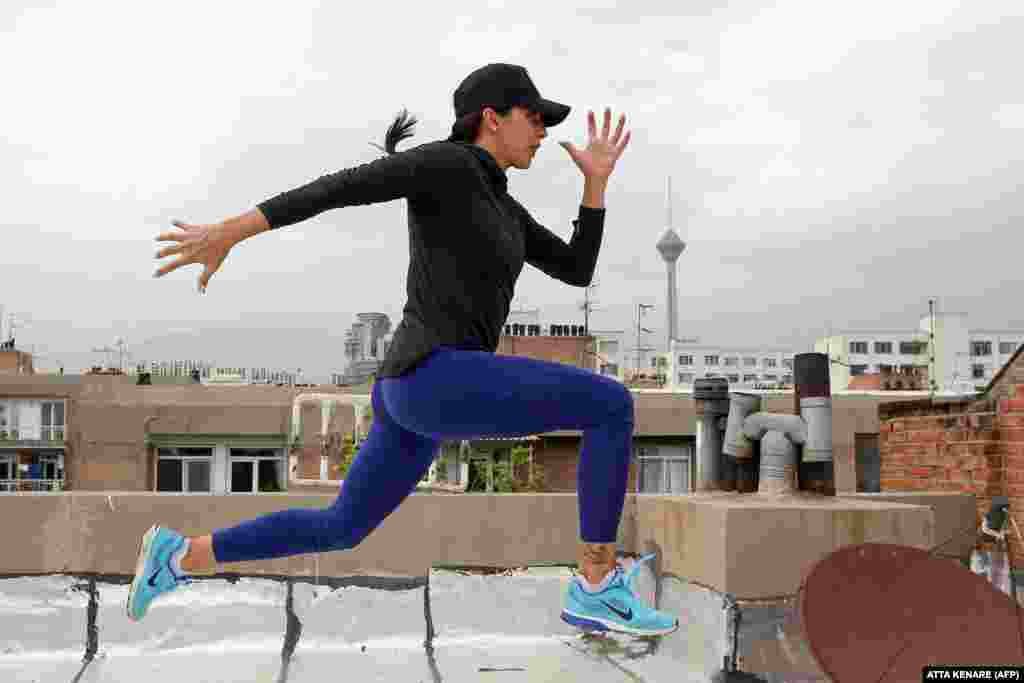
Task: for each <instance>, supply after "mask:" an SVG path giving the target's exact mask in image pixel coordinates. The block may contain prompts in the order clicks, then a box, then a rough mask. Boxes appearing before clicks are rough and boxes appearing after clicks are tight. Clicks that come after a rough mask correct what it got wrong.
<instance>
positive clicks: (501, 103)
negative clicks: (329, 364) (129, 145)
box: [127, 64, 679, 635]
mask: <svg viewBox="0 0 1024 683" xmlns="http://www.w3.org/2000/svg"><path fill="white" fill-rule="evenodd" d="M454 105H455V117H456V121H455V124H454V125H453V126H452V135H451V136H450V137H449V138H448V139H447V140H440V141H436V142H430V143H426V144H423V145H421V146H419V147H415V148H413V149H410V150H408V151H403V152H396V151H395V147H396V145H397V143H398V142H400V141H401V140H403V139H405V138H407V137H409V136H410V135H411V134H412V133H411V132H410V128H411V126H412V125H413V124H414V123H415V120H409V119H407V118H406V114H405V112H403V113H402V114H400V115H399V117H398V119H397V120H396V121H395V122H394V123H393V124H392V125H391V127H390V128H389V129H388V133H387V137H386V139H385V148H386V149H385V151H386V152H387V156H385V157H383V158H381V159H378V160H376V161H373V162H370V163H368V164H364V165H361V166H358V167H355V168H350V169H346V170H342V171H339V172H337V173H334V174H331V175H325V176H322V177H320V178H318V179H317V180H314V181H312V182H310V183H308V184H306V185H304V186H301V187H298V188H296V189H293V190H290V191H288V192H284V193H282V194H279V195H277V196H275V197H272V198H270V199H268V200H267V201H265V202H263V203H261V204H259V205H257V208H255V209H253V210H252V211H250V212H249V213H246V214H243V215H241V216H238V217H235V218H231V219H228V220H225V221H223V222H221V223H216V224H209V225H188V224H185V223H181V222H179V221H175V222H174V223H173V224H174V225H175V226H176V227H178V228H179V229H180V232H169V233H163V234H161V235H159V236H158V237H157V240H159V241H172V242H176V244H174V245H171V246H166V247H163V248H161V249H160V250H159V251H158V252H157V254H156V258H163V257H167V256H172V255H178V258H177V260H175V261H174V262H173V263H168V264H167V265H164V266H162V267H161V268H160V269H159V270H158V271H157V272H156V273H155V275H154V277H160V276H162V275H166V274H167V273H170V272H172V271H174V270H176V269H177V268H179V267H181V266H184V265H188V264H200V265H203V266H204V271H203V273H202V274H201V275H200V277H199V291H200V292H204V291H205V290H206V287H207V285H208V284H209V282H210V277H211V276H212V275H213V274H214V273H216V272H217V270H218V268H220V265H221V264H222V263H223V262H224V259H225V257H227V255H228V252H229V251H230V250H231V248H232V247H233V246H235V245H236V244H238V243H239V242H241V241H242V240H244V239H247V238H249V237H252V236H254V235H256V234H259V233H261V232H264V231H267V230H273V229H278V228H282V227H285V226H288V225H293V224H295V223H299V222H300V221H304V220H307V219H309V218H311V217H313V216H316V215H318V214H320V213H322V212H324V211H327V210H329V209H336V208H340V207H345V206H354V205H364V204H372V203H376V202H387V201H391V200H394V199H399V198H404V199H405V200H406V201H407V206H408V222H409V241H410V263H409V271H408V276H407V278H408V280H407V283H406V290H407V295H408V300H407V302H406V305H405V308H404V309H403V316H402V321H401V323H400V324H399V325H398V327H397V328H396V330H395V333H394V338H393V342H392V344H391V346H390V348H389V349H388V352H387V354H386V357H385V359H384V361H383V363H382V365H381V368H380V371H379V372H378V375H377V376H378V381H377V382H375V383H374V387H373V395H372V404H373V414H374V420H373V426H372V428H371V430H370V433H369V435H368V436H367V438H366V440H365V441H364V442H363V443H362V444H361V445H360V447H359V450H358V453H357V454H356V457H355V460H354V462H353V463H352V466H351V468H350V469H349V470H348V473H347V475H346V477H345V479H344V481H343V483H342V486H341V490H340V492H339V493H338V497H337V498H336V499H335V501H334V503H333V504H332V505H331V506H330V507H328V508H326V509H290V510H283V511H280V512H275V513H271V514H268V515H264V516H262V517H257V518H256V519H252V520H249V521H246V522H242V523H241V524H239V525H237V526H234V527H231V528H227V529H218V530H216V531H213V533H211V534H208V535H205V536H197V537H192V538H186V537H184V536H182V535H181V534H178V533H176V532H175V531H173V530H171V529H167V528H165V527H160V526H153V527H152V528H150V530H149V531H147V532H146V534H145V536H144V537H143V539H142V543H141V548H140V550H139V559H138V564H137V566H136V573H135V578H134V580H133V581H132V585H131V589H130V591H129V595H128V603H127V611H128V616H129V617H130V618H131V619H133V620H139V619H142V617H143V616H145V614H146V610H147V609H148V608H149V605H150V604H151V603H152V601H153V600H154V599H155V598H157V597H158V596H160V595H163V594H165V593H167V592H169V591H172V590H174V589H176V588H177V587H178V586H180V585H182V584H187V583H190V582H191V578H190V576H193V575H201V574H211V573H215V571H216V566H217V565H218V564H222V563H230V562H242V561H250V560H263V559H271V558H277V557H284V556H288V555H298V554H302V553H322V552H329V551H332V550H348V549H351V548H355V547H356V546H358V545H359V544H360V543H361V542H362V541H363V540H364V539H365V538H366V537H367V536H368V535H369V534H370V533H371V532H372V531H373V530H374V529H376V528H377V527H378V526H379V525H380V523H381V522H383V521H384V519H385V518H386V517H387V516H388V515H389V514H391V513H392V512H393V511H394V510H395V509H396V508H397V507H398V506H399V504H401V502H402V501H403V500H405V498H406V497H407V496H408V495H410V494H411V493H412V492H413V491H414V490H415V489H416V484H417V482H419V481H420V479H421V478H422V477H423V475H424V473H425V472H426V471H427V469H428V468H429V467H430V463H431V462H432V460H433V458H434V456H435V454H436V453H437V451H438V447H439V445H440V443H441V442H442V440H461V439H476V438H481V437H516V436H527V435H530V434H539V433H543V432H550V431H557V430H567V429H579V430H582V431H583V448H582V450H581V454H580V459H579V465H578V468H577V491H578V496H579V525H580V539H581V540H580V543H579V549H578V560H579V570H580V574H581V576H577V577H575V578H574V579H573V580H572V581H570V583H569V587H568V590H567V592H566V595H565V604H564V606H563V609H562V619H563V620H565V621H566V622H568V623H570V624H572V625H574V626H577V627H580V628H583V629H588V630H613V631H621V632H626V633H632V634H636V635H660V634H665V633H671V632H672V631H674V630H676V628H678V625H679V622H678V620H677V619H676V618H675V617H672V616H670V615H668V614H665V613H663V612H659V611H657V610H655V609H653V608H652V607H651V606H649V605H646V604H645V603H644V602H643V601H642V600H640V599H639V598H638V597H637V596H636V595H635V594H634V593H633V591H632V589H631V587H630V581H629V578H630V577H629V576H628V575H627V574H625V573H624V572H623V569H622V567H621V566H620V565H619V563H618V562H617V560H616V554H615V540H616V537H617V532H618V527H619V521H620V518H621V516H622V508H623V503H624V501H625V496H626V480H627V478H628V475H629V461H630V456H631V444H632V438H633V420H634V418H633V398H632V395H631V394H630V392H629V390H628V389H627V388H626V387H625V386H623V385H622V384H621V383H620V382H618V381H616V380H614V379H610V378H608V377H603V376H601V375H598V374H596V373H594V372H592V371H589V370H583V369H580V368H576V367H574V366H570V365H563V364H560V363H550V362H545V361H539V360H533V359H530V358H520V357H515V356H499V355H497V354H495V350H496V349H497V347H498V340H499V337H500V335H501V330H502V328H503V327H504V324H505V320H506V318H507V316H508V312H509V307H510V305H511V302H512V298H513V294H514V290H515V284H516V281H517V280H518V278H519V274H520V272H521V271H522V269H523V264H524V263H529V264H530V265H532V266H533V267H535V268H538V269H540V270H542V271H543V272H545V273H547V274H548V275H550V276H551V277H553V278H556V279H558V280H561V281H562V282H565V283H566V284H570V285H574V286H576V287H585V286H587V285H589V284H590V281H591V278H592V277H593V274H594V269H595V267H596V264H597V255H598V251H599V250H600V247H601V238H602V234H603V231H604V217H605V209H604V193H605V188H606V187H607V185H608V179H609V177H610V176H611V173H612V170H613V169H614V168H615V163H616V161H617V160H618V158H619V156H621V154H622V152H623V150H624V149H625V148H626V145H627V143H628V142H629V137H630V133H629V132H626V134H625V135H623V134H622V132H623V126H624V125H625V122H626V118H625V116H624V115H623V116H620V117H619V121H618V126H617V128H616V130H615V132H614V134H613V135H611V136H610V137H609V134H610V130H609V129H610V125H611V110H610V109H606V110H605V112H604V125H603V127H602V129H601V132H600V135H598V131H597V125H596V121H595V117H594V113H593V112H589V113H588V117H587V125H588V132H589V144H588V145H587V148H586V149H583V150H580V149H577V148H576V147H575V146H573V145H572V144H571V143H568V142H562V143H559V144H561V145H562V147H564V148H565V150H566V151H567V152H568V153H569V156H570V157H571V158H572V160H573V161H574V162H575V163H576V165H577V166H578V167H579V169H580V171H581V172H582V173H583V176H584V189H583V200H582V202H581V205H580V209H579V218H578V220H576V221H574V222H573V224H574V228H575V229H574V230H573V234H572V238H571V239H570V241H569V243H568V244H566V243H565V242H564V241H563V240H561V239H560V238H559V237H557V236H556V235H555V234H553V233H552V232H550V231H549V230H548V229H547V228H545V227H543V226H542V225H540V224H538V223H537V222H536V221H535V220H534V219H533V218H532V217H531V216H530V214H529V213H528V212H527V211H526V209H524V208H523V207H522V205H520V204H519V202H517V201H516V200H515V199H514V198H513V197H512V196H511V195H509V194H508V191H507V189H506V186H507V177H506V169H508V168H509V167H510V166H514V167H515V168H518V169H524V170H525V169H527V168H529V167H530V164H531V162H532V160H533V156H534V154H536V152H537V149H538V148H539V147H540V145H541V142H542V141H543V140H544V139H545V138H546V137H547V128H549V127H551V126H555V125H557V124H559V123H561V122H562V121H563V120H565V118H566V116H568V115H569V107H567V106H565V105H563V104H558V103H556V102H552V101H550V100H546V99H543V98H541V96H540V93H539V92H538V91H537V88H536V87H535V86H534V84H533V82H532V81H531V80H530V77H529V75H528V74H527V72H526V69H524V68H522V67H520V66H515V65H511V64H489V65H487V66H485V67H483V68H480V69H477V70H476V71H474V72H473V73H472V74H470V75H469V76H468V77H467V78H466V79H465V80H464V81H463V82H462V83H461V84H460V85H459V87H458V89H457V90H456V91H455V95H454Z"/></svg>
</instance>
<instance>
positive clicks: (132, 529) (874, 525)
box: [0, 492, 956, 599]
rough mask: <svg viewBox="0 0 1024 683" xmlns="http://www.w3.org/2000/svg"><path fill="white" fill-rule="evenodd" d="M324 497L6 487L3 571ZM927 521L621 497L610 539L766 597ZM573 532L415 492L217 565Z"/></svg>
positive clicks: (94, 567) (408, 562) (831, 506)
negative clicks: (367, 528) (365, 516)
mask: <svg viewBox="0 0 1024 683" xmlns="http://www.w3.org/2000/svg"><path fill="white" fill-rule="evenodd" d="M333 500H334V495H333V494H328V495H314V494H308V495H307V494H295V493H282V494H261V495H230V496H223V495H191V494H162V493H161V494H156V493H134V492H110V493H105V492H95V493H93V492H69V493H19V494H7V495H3V496H0V518H3V519H8V520H18V521H19V524H18V525H17V526H15V525H8V545H7V548H8V549H9V552H6V553H3V554H2V555H0V574H6V575H18V574H51V573H65V574H93V573H95V574H101V575H131V574H132V573H133V572H134V564H135V558H136V554H137V552H138V543H139V539H140V538H141V537H142V534H143V533H145V531H146V529H147V528H149V526H150V525H151V524H153V523H160V524H164V525H167V526H169V527H172V528H174V529H178V530H180V531H181V532H183V533H185V534H189V535H199V534H204V533H209V532H210V531H211V530H213V529H219V528H225V527H230V526H233V525H235V524H238V523H240V522H242V521H245V520H247V519H251V518H254V517H258V516H260V515H264V514H267V513H270V512H275V511H278V510H284V509H288V508H314V509H320V508H324V507H327V506H328V505H330V504H331V502H333ZM936 500H939V499H936ZM955 502H956V501H953V503H955ZM953 503H950V506H951V507H949V509H951V510H952V509H956V506H955V505H953ZM939 507H940V508H941V509H942V510H944V511H945V510H946V509H947V508H946V507H943V506H939ZM944 514H945V513H944ZM949 514H950V515H952V513H949ZM934 517H935V512H934V509H933V507H932V506H923V505H907V504H903V503H897V502H890V501H887V500H877V499H871V500H868V499H865V498H863V497H858V496H852V497H845V496H844V497H821V496H808V495H797V496H790V497H766V496H760V495H756V494H737V493H726V492H716V493H699V494H690V495H684V496H647V495H643V496H636V495H630V496H628V497H627V500H626V505H625V508H624V510H623V519H622V524H620V527H619V539H618V541H619V546H620V549H621V550H623V551H626V552H650V551H652V550H653V551H656V552H658V554H659V562H660V563H661V566H660V569H659V573H667V574H669V575H673V576H676V577H678V578H680V579H681V580H684V581H688V582H694V583H696V584H698V585H701V586H704V587H707V588H709V589H711V590H714V591H718V592H720V593H723V594H728V595H730V596H733V597H735V598H737V599H765V598H778V597H781V596H787V595H792V594H794V593H795V592H796V591H797V588H798V586H799V584H800V580H801V576H802V573H803V572H804V571H806V570H807V569H808V568H809V567H810V566H811V565H812V564H813V563H814V562H817V561H818V560H820V559H821V558H823V557H824V556H826V555H828V554H829V553H831V552H832V551H834V550H836V549H837V548H840V547H842V546H844V545H848V544H851V543H863V542H877V543H896V544H902V545H909V546H913V547H920V548H930V547H931V546H932V544H933V542H934V541H933V538H934V535H935V534H934V528H935V524H934ZM949 523H951V524H952V522H949ZM578 538H579V512H578V500H577V496H576V494H572V493H549V494H536V495H527V494H467V495H459V496H448V495H425V494H413V495H412V496H410V497H409V498H408V499H407V500H406V501H405V502H404V503H403V504H402V505H401V506H399V508H398V509H397V510H396V511H395V512H394V513H392V514H391V516H390V517H388V518H387V519H385V520H384V523H383V524H382V525H381V526H380V528H378V529H377V530H376V531H374V532H373V533H372V534H370V536H369V537H368V538H367V539H366V540H365V541H364V542H363V543H362V544H361V545H360V546H359V547H358V548H355V549H354V550H351V551H346V552H329V553H316V554H312V555H297V556H293V557H288V558H281V559H278V560H266V561H258V562H241V563H236V564H230V565H222V571H224V572H230V573H239V574H245V575H249V576H261V575H262V576H295V577H327V576H339V577H340V576H353V575H371V576H382V577H386V576H401V577H423V576H426V575H427V574H428V573H429V571H430V569H431V568H432V567H445V566H448V567H452V566H486V567H508V568H511V567H526V566H538V565H545V564H548V565H571V564H575V562H576V543H577V540H578Z"/></svg>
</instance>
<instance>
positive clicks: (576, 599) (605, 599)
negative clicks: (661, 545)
mask: <svg viewBox="0 0 1024 683" xmlns="http://www.w3.org/2000/svg"><path fill="white" fill-rule="evenodd" d="M653 557H654V555H645V556H644V557H642V558H640V559H639V560H638V561H637V562H636V564H635V565H634V566H633V567H632V568H631V569H630V570H629V572H628V573H625V574H623V572H622V567H621V566H620V567H616V568H615V569H614V570H613V571H614V575H613V576H612V580H611V582H610V583H609V585H608V587H607V588H605V589H604V590H603V591H601V592H600V593H588V592H586V591H585V590H583V586H582V585H580V582H579V579H577V578H573V580H572V581H570V582H569V588H568V590H567V591H566V596H565V608H564V609H562V621H564V622H565V623H567V624H570V625H571V626H575V627H577V628H579V629H582V630H584V631H617V632H619V633H629V634H632V635H635V636H663V635H665V634H668V633H672V632H673V631H675V630H676V629H678V628H679V619H677V618H676V617H673V616H671V615H668V614H665V613H664V612H659V611H658V610H656V609H654V608H652V607H649V606H648V605H646V604H645V603H644V602H643V601H642V600H641V599H640V598H639V597H637V595H636V594H635V593H634V592H633V589H632V587H631V584H630V582H631V581H632V580H633V577H634V576H635V575H636V572H637V571H638V570H639V569H640V563H641V562H645V561H647V560H650V559H651V558H653Z"/></svg>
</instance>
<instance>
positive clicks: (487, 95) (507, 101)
mask: <svg viewBox="0 0 1024 683" xmlns="http://www.w3.org/2000/svg"><path fill="white" fill-rule="evenodd" d="M452 100H453V104H454V105H455V118H456V119H460V118H462V117H463V116H466V115H467V114H474V113H476V112H478V111H483V109H484V108H485V107H491V108H492V109H503V108H505V107H515V106H519V107H524V108H526V109H529V110H530V111H534V112H537V113H539V114H540V115H541V118H542V119H543V120H544V125H545V126H547V127H548V128H550V127H552V126H557V125H558V124H559V123H561V122H562V121H564V120H565V117H567V116H568V115H569V111H570V108H569V107H568V106H566V105H564V104H560V103H558V102H552V101H551V100H546V99H544V98H543V97H541V96H540V93H539V92H538V91H537V87H536V86H535V85H534V84H533V81H532V80H530V76H529V74H527V73H526V69H525V68H523V67H521V66H517V65H515V64H488V65H487V66H483V67H480V68H479V69H477V70H476V71H474V72H473V73H471V74H469V75H468V76H466V78H465V79H463V81H462V83H460V84H459V87H458V88H457V89H456V90H455V95H454V97H453V98H452ZM453 137H454V136H453Z"/></svg>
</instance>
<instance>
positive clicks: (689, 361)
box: [679, 356, 693, 365]
mask: <svg viewBox="0 0 1024 683" xmlns="http://www.w3.org/2000/svg"><path fill="white" fill-rule="evenodd" d="M679 364H680V365H693V356H679Z"/></svg>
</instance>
